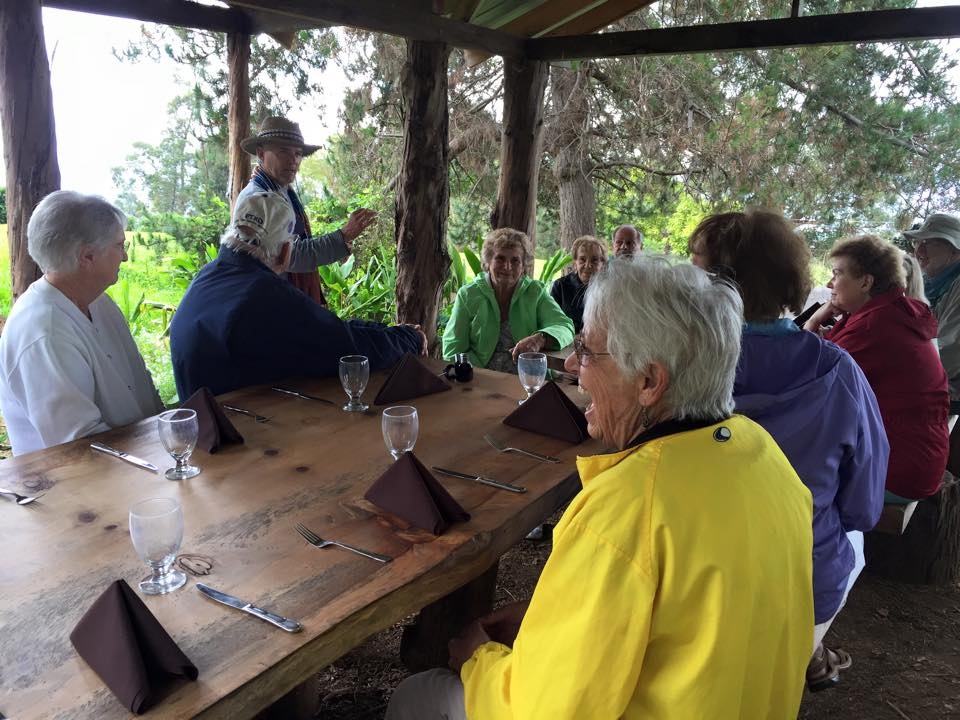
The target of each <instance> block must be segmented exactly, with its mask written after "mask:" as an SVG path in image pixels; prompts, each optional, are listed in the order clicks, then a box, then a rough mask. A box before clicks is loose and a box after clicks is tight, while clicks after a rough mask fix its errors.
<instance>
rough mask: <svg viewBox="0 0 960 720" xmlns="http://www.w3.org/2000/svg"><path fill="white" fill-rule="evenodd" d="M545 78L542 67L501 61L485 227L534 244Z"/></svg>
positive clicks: (545, 68) (527, 62)
mask: <svg viewBox="0 0 960 720" xmlns="http://www.w3.org/2000/svg"><path fill="white" fill-rule="evenodd" d="M549 74H550V67H549V65H547V63H544V62H537V61H531V60H510V59H508V58H504V61H503V141H502V142H501V143H500V187H499V190H498V191H497V204H496V206H495V207H494V209H493V212H492V213H491V214H490V225H491V226H492V227H494V228H501V227H512V228H515V229H517V230H522V231H523V232H525V233H527V235H529V236H530V240H531V241H532V242H535V241H536V229H537V180H538V178H539V177H540V145H541V136H542V131H543V93H544V90H545V89H546V87H547V77H548V76H549ZM532 269H533V268H532V267H531V268H529V270H531V271H532Z"/></svg>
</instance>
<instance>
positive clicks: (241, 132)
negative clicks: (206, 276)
mask: <svg viewBox="0 0 960 720" xmlns="http://www.w3.org/2000/svg"><path fill="white" fill-rule="evenodd" d="M227 71H228V73H229V87H230V103H229V108H228V111H227V123H228V128H229V141H228V142H229V148H230V187H229V192H228V197H229V198H230V211H231V212H233V206H234V204H235V203H236V202H237V195H239V194H240V191H241V190H243V188H244V186H245V185H246V184H247V183H248V182H249V181H250V156H249V155H248V154H247V153H246V152H244V151H243V150H242V149H241V148H240V141H241V140H243V139H244V138H246V137H249V135H250V36H249V35H247V34H246V33H228V34H227Z"/></svg>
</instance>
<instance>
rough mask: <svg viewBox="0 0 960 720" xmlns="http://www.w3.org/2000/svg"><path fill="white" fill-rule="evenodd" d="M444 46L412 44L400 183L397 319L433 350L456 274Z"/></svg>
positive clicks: (407, 65) (409, 46) (405, 89)
mask: <svg viewBox="0 0 960 720" xmlns="http://www.w3.org/2000/svg"><path fill="white" fill-rule="evenodd" d="M449 55H450V48H449V47H448V46H447V45H445V44H443V43H436V42H421V41H419V40H408V41H407V61H406V63H405V64H404V66H403V74H402V78H401V83H402V90H403V104H404V112H405V117H404V122H403V132H404V139H403V160H402V163H401V169H400V180H399V182H398V183H397V185H398V191H397V200H396V218H395V219H396V224H395V228H396V229H395V233H396V235H395V238H396V242H397V316H398V320H399V321H400V322H403V323H414V324H417V325H420V326H421V327H422V328H423V331H424V332H425V333H426V335H427V341H428V342H429V344H430V346H431V347H432V346H433V344H434V342H435V339H436V334H437V314H438V311H439V309H440V293H441V292H442V290H443V284H444V282H446V279H447V272H448V271H449V268H450V254H449V253H448V252H447V213H448V211H449V201H450V186H449V183H448V178H447V157H448V152H449V150H448V147H447V142H448V141H447V133H448V128H447V125H448V115H447V60H448V57H449Z"/></svg>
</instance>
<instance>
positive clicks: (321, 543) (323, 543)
mask: <svg viewBox="0 0 960 720" xmlns="http://www.w3.org/2000/svg"><path fill="white" fill-rule="evenodd" d="M297 532H298V533H300V534H301V535H302V536H303V539H304V540H306V541H307V542H308V543H310V544H311V545H313V546H314V547H318V548H325V547H329V546H330V545H335V546H336V547H338V548H343V549H344V550H349V551H350V552H355V553H356V554H357V555H363V556H364V557H367V558H370V559H371V560H376V561H378V562H382V563H388V562H390V561H391V560H393V558H392V557H388V556H387V555H381V554H380V553H375V552H371V551H370V550H361V549H360V548H358V547H354V546H353V545H347V543H343V542H339V541H337V540H324V539H323V538H322V537H320V536H319V535H317V534H316V533H315V532H314V531H313V530H311V529H310V528H308V527H307V526H306V525H304V524H302V523H297Z"/></svg>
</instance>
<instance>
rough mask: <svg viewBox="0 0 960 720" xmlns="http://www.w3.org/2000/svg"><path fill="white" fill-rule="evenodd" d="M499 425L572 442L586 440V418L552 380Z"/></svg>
mask: <svg viewBox="0 0 960 720" xmlns="http://www.w3.org/2000/svg"><path fill="white" fill-rule="evenodd" d="M503 424H504V425H509V426H510V427H515V428H520V429H521V430H529V431H530V432H535V433H539V434H540V435H548V436H550V437H554V438H557V439H558V440H566V441H567V442H572V443H579V442H583V441H584V440H586V439H587V418H586V417H584V415H583V412H582V411H581V410H580V408H578V407H577V406H576V405H574V404H573V401H572V400H571V399H570V398H568V397H567V396H566V394H564V392H563V390H561V389H560V388H559V386H558V385H557V384H556V383H555V382H553V381H552V380H551V381H550V382H548V383H547V384H546V385H544V386H543V387H542V388H540V389H539V390H537V392H536V393H534V395H533V397H532V398H530V399H529V400H527V401H526V402H525V403H524V404H523V405H521V406H520V407H518V408H517V409H516V410H514V411H513V412H512V413H510V414H509V415H507V417H505V418H504V419H503Z"/></svg>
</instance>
